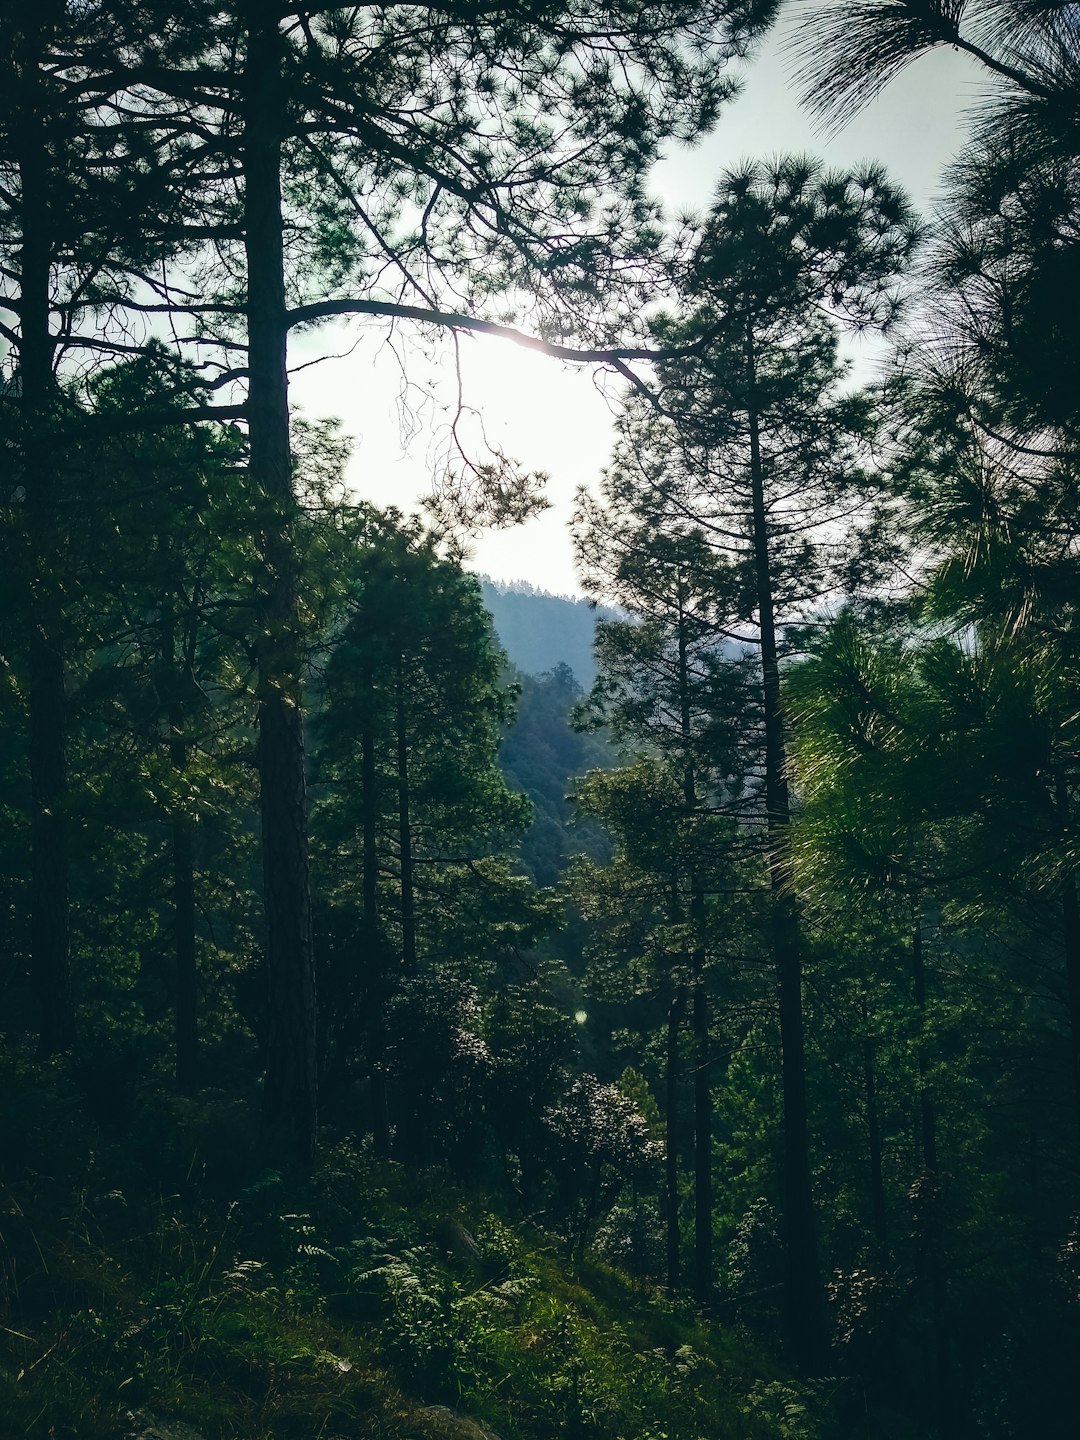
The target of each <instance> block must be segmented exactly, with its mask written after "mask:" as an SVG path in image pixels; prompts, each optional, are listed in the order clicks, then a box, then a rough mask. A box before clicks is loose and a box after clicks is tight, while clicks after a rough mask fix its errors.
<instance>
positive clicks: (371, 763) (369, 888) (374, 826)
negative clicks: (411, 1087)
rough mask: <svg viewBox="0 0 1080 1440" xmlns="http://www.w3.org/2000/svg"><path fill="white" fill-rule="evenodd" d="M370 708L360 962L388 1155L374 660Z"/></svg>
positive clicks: (363, 781)
mask: <svg viewBox="0 0 1080 1440" xmlns="http://www.w3.org/2000/svg"><path fill="white" fill-rule="evenodd" d="M362 680H363V689H364V703H365V705H366V707H367V708H366V711H365V714H364V717H363V723H362V728H361V731H360V788H361V796H362V800H361V806H362V813H361V824H362V826H363V832H364V833H363V847H364V879H363V897H364V925H363V931H362V933H363V938H364V944H365V945H366V947H367V952H368V953H367V955H363V954H362V955H359V956H358V957H357V964H358V965H360V966H363V965H364V964H365V963H369V957H370V960H371V961H373V962H374V963H373V964H372V970H371V986H370V989H371V997H372V1002H371V1025H370V1029H369V1044H370V1055H369V1060H370V1065H371V1130H372V1140H373V1143H374V1149H375V1154H376V1155H377V1156H379V1157H380V1159H385V1158H386V1157H387V1156H389V1154H390V1114H389V1106H388V1103H387V1093H386V998H387V997H386V985H387V976H386V974H385V969H384V967H385V959H386V957H385V953H384V947H383V946H382V945H381V944H380V943H379V938H380V937H379V850H378V824H379V804H378V796H377V794H376V789H375V787H376V784H377V783H378V782H377V776H376V769H375V685H374V680H373V677H372V673H371V666H370V664H365V667H364V672H363V676H362Z"/></svg>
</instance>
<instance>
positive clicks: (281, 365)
mask: <svg viewBox="0 0 1080 1440" xmlns="http://www.w3.org/2000/svg"><path fill="white" fill-rule="evenodd" d="M247 15H248V55H247V66H246V70H245V76H244V85H245V115H244V167H245V186H244V234H245V249H246V258H247V272H248V296H247V323H248V366H249V383H248V431H249V443H250V451H251V453H250V467H251V477H252V481H253V487H254V492H255V497H256V502H257V504H258V505H259V507H260V512H261V513H260V523H259V529H260V549H261V558H262V561H263V565H264V580H263V593H262V595H261V605H260V615H259V621H260V627H259V628H260V636H259V644H258V685H259V784H260V810H261V818H262V854H263V894H264V906H265V918H266V965H267V979H268V1012H267V1041H266V1082H265V1086H264V1090H263V1113H262V1136H261V1140H262V1147H263V1150H264V1151H265V1153H266V1154H267V1155H268V1156H270V1157H272V1158H275V1159H277V1160H279V1161H281V1162H283V1163H294V1164H300V1165H307V1164H310V1163H311V1161H312V1159H313V1157H314V1150H315V1121H316V1100H317V1055H316V1043H315V959H314V950H313V945H312V932H311V899H310V886H309V876H308V837H307V780H306V774H305V763H304V732H303V712H302V709H301V699H300V670H301V644H300V633H299V618H298V615H297V584H298V577H297V562H296V554H295V550H294V543H293V529H294V522H295V517H296V502H295V497H294V494H293V488H292V455H291V450H290V443H289V401H288V378H287V372H286V365H285V354H286V339H287V329H288V327H287V322H286V310H285V284H284V268H283V246H282V228H283V227H282V211H281V150H282V136H283V132H284V127H285V97H284V85H283V75H282V64H283V39H282V35H281V31H280V28H279V25H278V21H277V18H276V16H277V12H276V10H275V8H274V7H273V6H265V5H262V4H258V3H255V0H251V3H250V4H249V5H248V10H247Z"/></svg>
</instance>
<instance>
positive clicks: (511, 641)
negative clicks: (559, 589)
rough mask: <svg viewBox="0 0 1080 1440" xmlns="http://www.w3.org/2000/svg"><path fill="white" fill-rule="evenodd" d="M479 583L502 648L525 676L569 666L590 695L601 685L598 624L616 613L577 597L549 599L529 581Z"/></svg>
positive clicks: (485, 577)
mask: <svg viewBox="0 0 1080 1440" xmlns="http://www.w3.org/2000/svg"><path fill="white" fill-rule="evenodd" d="M479 578H480V586H481V591H482V594H483V598H484V604H485V606H486V607H487V609H488V611H489V613H490V615H491V618H492V622H493V623H494V626H495V633H496V635H498V637H499V643H500V644H501V645H502V647H503V649H504V650H505V651H506V653H507V655H508V656H509V657H510V659H511V660H512V661H513V663H514V664H515V665H516V666H517V668H518V669H519V670H520V671H522V672H523V674H525V675H541V674H543V673H544V671H546V670H553V669H554V668H555V666H556V665H569V667H570V669H571V670H572V671H573V672H574V676H575V678H576V679H577V682H578V684H579V685H580V686H581V687H582V689H584V690H588V688H589V687H590V686H591V685H592V683H593V681H594V680H595V679H596V661H595V660H594V659H593V636H594V635H595V633H596V622H597V620H598V619H601V620H602V619H606V618H608V616H609V615H610V616H613V615H614V611H609V610H606V609H604V607H603V606H600V607H595V606H593V604H592V603H591V601H588V600H583V599H580V598H576V597H574V596H573V595H552V594H549V593H548V592H547V591H546V590H539V589H537V587H536V586H535V585H530V584H529V582H528V581H525V580H512V581H502V580H492V579H491V577H490V576H488V575H481V576H480V577H479Z"/></svg>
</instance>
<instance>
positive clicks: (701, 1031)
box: [694, 966, 713, 1305]
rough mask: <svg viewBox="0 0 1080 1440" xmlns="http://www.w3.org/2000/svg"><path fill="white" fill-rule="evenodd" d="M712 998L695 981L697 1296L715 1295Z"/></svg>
mask: <svg viewBox="0 0 1080 1440" xmlns="http://www.w3.org/2000/svg"><path fill="white" fill-rule="evenodd" d="M709 1063H710V1057H709V997H708V993H707V991H706V989H705V976H704V974H703V973H702V971H701V967H700V966H698V967H696V976H695V980H694V1298H695V1299H696V1300H698V1301H699V1302H700V1303H701V1304H702V1305H708V1304H709V1303H710V1302H711V1301H712V1298H713V1243H712V1210H713V1206H712V1083H711V1076H710V1074H709Z"/></svg>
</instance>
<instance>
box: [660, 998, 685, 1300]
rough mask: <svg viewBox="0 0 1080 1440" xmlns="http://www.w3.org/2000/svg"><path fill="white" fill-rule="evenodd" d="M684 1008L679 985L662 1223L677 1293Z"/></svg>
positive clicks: (670, 1280) (667, 1098)
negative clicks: (681, 1059) (681, 1041)
mask: <svg viewBox="0 0 1080 1440" xmlns="http://www.w3.org/2000/svg"><path fill="white" fill-rule="evenodd" d="M685 1009H686V991H685V990H684V989H683V987H682V986H681V985H679V986H678V987H677V988H676V990H675V994H674V995H673V996H672V1000H671V1004H670V1006H669V1007H668V1017H667V1060H666V1065H665V1069H664V1110H665V1114H664V1175H665V1185H664V1224H665V1229H666V1232H667V1285H668V1289H669V1290H677V1289H678V1288H679V1285H680V1283H681V1280H682V1260H681V1251H682V1241H681V1236H680V1233H679V1073H680V1070H681V1068H682V1067H681V1065H680V1057H679V1035H680V1032H681V1030H682V1023H683V1014H684V1011H685Z"/></svg>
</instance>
